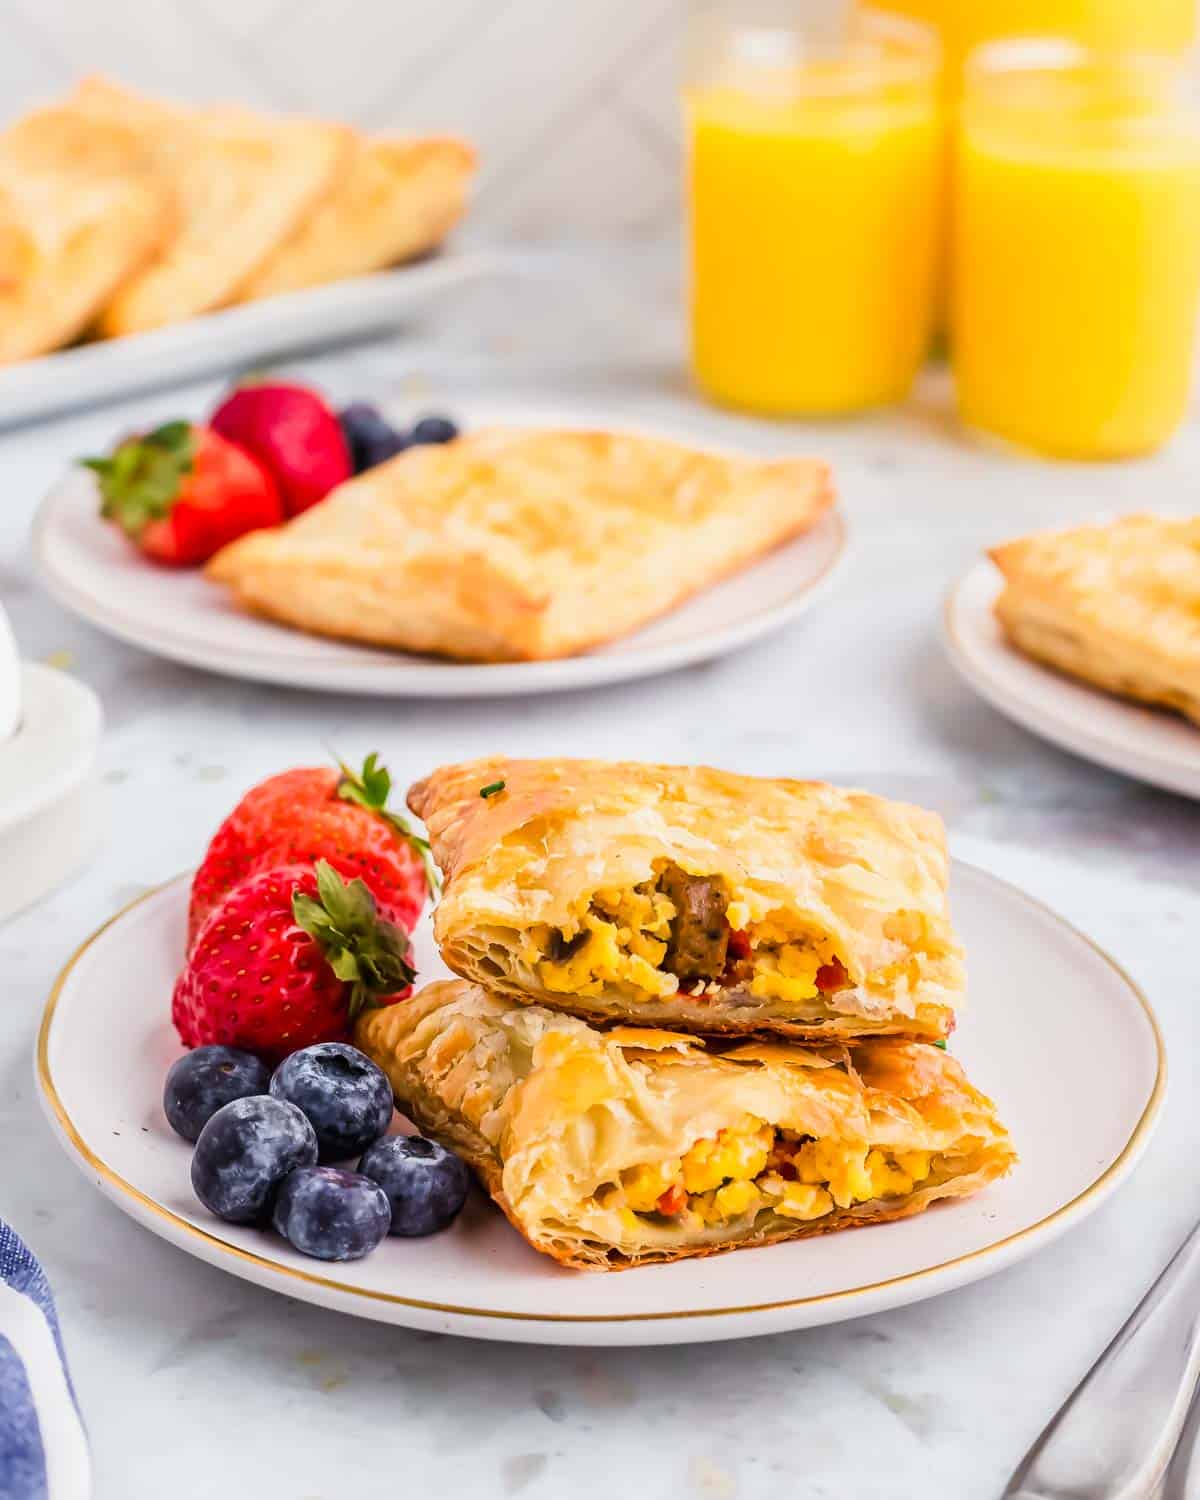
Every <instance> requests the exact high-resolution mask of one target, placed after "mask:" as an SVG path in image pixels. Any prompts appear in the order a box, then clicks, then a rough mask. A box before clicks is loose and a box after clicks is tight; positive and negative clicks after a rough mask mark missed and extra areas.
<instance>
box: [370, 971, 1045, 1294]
mask: <svg viewBox="0 0 1200 1500" xmlns="http://www.w3.org/2000/svg"><path fill="white" fill-rule="evenodd" d="M354 1040H355V1042H356V1044H357V1045H358V1046H359V1047H361V1048H362V1049H363V1051H364V1052H366V1053H367V1055H368V1056H370V1057H372V1058H374V1060H375V1061H376V1062H377V1063H378V1064H379V1066H380V1067H381V1068H383V1070H384V1072H385V1073H387V1075H388V1077H389V1078H390V1080H391V1083H392V1087H393V1089H394V1091H395V1094H396V1098H397V1100H398V1101H399V1104H400V1107H401V1108H402V1109H403V1110H404V1112H405V1113H406V1114H407V1115H408V1116H409V1117H410V1118H411V1119H412V1120H413V1121H414V1123H415V1124H416V1125H417V1126H418V1127H419V1128H420V1129H421V1130H422V1131H424V1132H425V1133H427V1134H429V1135H431V1136H434V1137H435V1138H437V1139H439V1140H441V1141H442V1142H444V1143H445V1144H446V1145H449V1146H452V1147H453V1148H454V1149H455V1150H456V1151H458V1152H459V1153H460V1154H461V1155H462V1156H464V1157H465V1158H466V1160H467V1161H468V1162H469V1163H470V1164H471V1166H472V1167H474V1169H475V1171H476V1172H477V1173H478V1174H479V1177H480V1178H481V1180H482V1181H483V1183H484V1185H485V1187H486V1188H487V1190H488V1191H489V1192H490V1193H491V1195H492V1197H493V1198H494V1199H495V1201H496V1202H497V1203H498V1204H499V1206H500V1207H501V1208H502V1209H503V1210H504V1212H505V1214H506V1215H507V1216H508V1218H509V1219H510V1220H511V1222H512V1223H513V1225H514V1226H515V1227H516V1228H517V1229H518V1230H519V1231H520V1232H521V1234H522V1235H524V1236H525V1238H526V1239H527V1240H528V1241H529V1243H530V1244H531V1245H532V1246H533V1247H534V1248H535V1249H536V1250H541V1251H543V1252H544V1253H545V1254H547V1255H551V1256H553V1257H554V1259H555V1260H558V1261H561V1262H562V1263H563V1264H564V1265H569V1266H575V1267H579V1268H581V1269H598V1270H615V1269H618V1268H621V1267H625V1266H635V1265H640V1264H643V1263H646V1262H650V1261H671V1260H680V1259H683V1258H684V1257H686V1256H693V1255H710V1254H712V1253H714V1252H715V1251H719V1250H733V1249H745V1248H748V1247H751V1246H755V1245H766V1244H770V1243H771V1242H773V1241H776V1240H785V1239H794V1238H798V1237H799V1236H802V1235H812V1234H820V1233H823V1232H825V1231H828V1230H836V1229H848V1228H851V1227H854V1226H859V1225H865V1224H874V1223H879V1222H882V1221H884V1220H887V1219H899V1218H904V1217H906V1216H908V1215H910V1214H915V1213H920V1212H921V1211H922V1210H923V1209H925V1208H928V1207H929V1206H930V1204H932V1203H935V1202H937V1201H938V1200H939V1199H943V1198H959V1197H965V1196H968V1195H969V1194H971V1193H975V1192H978V1191H979V1189H981V1188H983V1187H984V1186H986V1185H987V1184H988V1183H989V1182H993V1181H995V1180H996V1179H997V1178H999V1177H1002V1176H1003V1175H1004V1174H1005V1173H1006V1172H1007V1171H1008V1170H1009V1168H1010V1167H1011V1166H1012V1165H1013V1163H1014V1162H1015V1160H1016V1156H1015V1153H1014V1151H1013V1148H1012V1144H1011V1142H1010V1140H1009V1137H1008V1134H1007V1132H1006V1131H1005V1129H1004V1127H1003V1125H1001V1123H1000V1122H999V1120H998V1119H997V1116H996V1112H995V1108H994V1106H993V1105H992V1103H991V1101H990V1100H988V1099H986V1098H985V1097H984V1096H983V1095H982V1094H980V1093H979V1092H978V1091H977V1090H976V1089H975V1088H973V1087H972V1086H971V1084H970V1083H969V1082H968V1081H967V1079H966V1077H965V1076H964V1074H963V1071H962V1069H961V1067H960V1066H959V1064H958V1063H957V1062H956V1061H955V1059H954V1058H952V1057H949V1056H947V1055H946V1053H944V1052H942V1051H940V1050H939V1049H938V1048H936V1047H931V1046H929V1045H928V1044H926V1043H918V1042H901V1041H894V1040H875V1041H868V1042H862V1043H860V1044H859V1045H858V1046H856V1047H854V1048H853V1049H852V1050H848V1049H846V1048H841V1047H836V1046H833V1047H820V1048H809V1047H802V1046H795V1045H792V1046H785V1045H782V1044H780V1043H777V1042H749V1043H741V1044H738V1045H733V1046H724V1047H716V1048H714V1047H712V1046H706V1045H705V1044H704V1043H702V1042H698V1041H695V1040H693V1039H689V1038H688V1037H683V1036H678V1035H675V1034H672V1033H670V1032H666V1031H654V1030H644V1029H638V1028H632V1027H630V1028H621V1029H618V1030H614V1031H608V1032H601V1031H596V1030H594V1029H593V1028H592V1027H590V1026H588V1025H586V1024H585V1023H584V1022H582V1021H579V1020H576V1019H575V1018H574V1017H570V1016H561V1015H555V1014H554V1013H553V1012H551V1011H548V1010H544V1009H542V1008H541V1007H540V1006H519V1005H513V1004H511V1003H510V1002H506V1001H504V1000H502V999H499V998H498V997H496V996H494V995H489V994H487V993H485V991H483V990H482V989H480V988H479V987H478V986H477V985H474V984H468V983H465V982H463V981H461V980H456V981H449V982H442V983H438V984H432V985H430V986H428V987H427V988H426V989H424V990H422V991H421V992H420V993H419V994H418V995H416V996H414V997H413V999H411V1000H406V1001H404V1002H403V1003H402V1004H400V1005H391V1006H385V1007H383V1008H381V1009H377V1010H371V1011H367V1012H365V1013H364V1014H363V1015H362V1016H361V1017H360V1019H359V1021H358V1023H357V1027H356V1030H355V1037H354Z"/></svg>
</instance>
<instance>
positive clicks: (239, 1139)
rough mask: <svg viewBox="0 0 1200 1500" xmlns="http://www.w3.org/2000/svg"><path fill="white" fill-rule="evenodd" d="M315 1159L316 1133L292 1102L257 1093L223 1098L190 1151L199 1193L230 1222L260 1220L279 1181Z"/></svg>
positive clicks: (264, 1214)
mask: <svg viewBox="0 0 1200 1500" xmlns="http://www.w3.org/2000/svg"><path fill="white" fill-rule="evenodd" d="M316 1159H317V1137H316V1133H315V1132H314V1130H313V1128H312V1126H311V1125H310V1124H309V1123H308V1121H307V1120H306V1119H305V1118H304V1116H303V1115H302V1114H301V1113H300V1111H299V1110H298V1109H297V1108H296V1106H295V1105H294V1104H287V1103H285V1102H284V1101H283V1100H282V1099H272V1098H271V1097H270V1096H269V1095H267V1094H258V1095H256V1096H255V1097H254V1098H252V1099H234V1100H233V1101H232V1103H230V1104H223V1105H222V1106H221V1108H220V1109H219V1110H217V1112H216V1114H215V1115H213V1117H212V1119H211V1120H209V1122H208V1124H207V1125H206V1126H205V1127H204V1129H203V1130H202V1131H201V1132H200V1138H199V1140H197V1142H196V1149H195V1151H194V1152H193V1153H192V1187H193V1188H194V1189H195V1191H196V1197H197V1198H199V1200H200V1202H201V1203H203V1204H204V1206H205V1208H208V1209H211V1210H212V1212H213V1213H215V1214H216V1215H217V1217H218V1218H220V1219H228V1220H229V1222H230V1223H231V1224H261V1223H263V1222H265V1220H266V1219H267V1218H268V1217H269V1216H270V1212H271V1203H272V1201H273V1199H274V1197H275V1191H276V1189H277V1188H278V1187H279V1184H280V1183H281V1182H282V1181H283V1179H284V1178H285V1177H286V1176H287V1175H288V1173H289V1172H291V1171H292V1170H294V1168H296V1167H306V1166H310V1165H311V1164H312V1163H313V1162H315V1161H316Z"/></svg>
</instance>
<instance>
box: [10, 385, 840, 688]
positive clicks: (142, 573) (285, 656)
mask: <svg viewBox="0 0 1200 1500" xmlns="http://www.w3.org/2000/svg"><path fill="white" fill-rule="evenodd" d="M452 415H453V416H454V417H456V418H457V419H458V420H459V421H461V422H462V423H463V424H464V425H466V426H468V427H477V426H481V425H485V424H493V423H497V424H506V425H513V426H532V427H580V426H599V427H610V426H612V425H613V423H612V422H611V421H606V418H605V413H604V412H603V411H602V410H599V411H596V412H595V413H594V414H592V413H589V414H587V415H586V416H585V415H584V414H583V413H582V412H581V411H580V410H579V409H577V408H572V409H567V408H564V409H562V410H557V409H541V408H531V407H530V406H528V405H526V404H523V403H507V404H506V403H504V402H502V401H496V400H488V401H484V402H480V403H478V404H474V403H470V402H465V403H459V404H456V405H455V406H454V408H453V411H452ZM620 425H621V426H622V427H627V425H628V424H625V423H622V424H620ZM657 433H658V435H660V436H667V437H670V436H677V437H680V439H681V440H682V441H685V442H686V441H689V437H688V435H687V434H672V433H670V432H664V431H663V430H662V429H657ZM98 508H99V502H98V500H97V497H96V492H95V487H94V482H93V478H92V476H91V475H90V474H88V473H86V472H85V471H83V470H75V471H73V472H72V473H70V474H68V475H66V476H65V477H64V478H63V480H62V481H61V482H60V483H59V484H58V485H57V486H56V487H55V488H54V489H53V490H52V491H51V492H50V494H48V495H47V496H46V498H45V500H44V501H43V502H42V505H41V508H40V509H39V511H38V514H37V519H36V521H35V523H34V532H33V551H34V561H35V564H36V567H37V571H38V574H39V576H40V577H41V580H42V582H43V583H44V584H45V585H46V587H47V588H48V589H49V590H50V592H51V593H52V594H53V595H54V596H55V598H56V599H57V600H58V601H59V603H60V604H63V605H65V606H66V607H67V608H68V609H70V610H72V611H73V612H74V613H75V614H77V615H80V616H81V617H82V618H83V619H85V620H87V621H88V622H89V623H90V624H92V625H95V626H97V627H98V628H99V629H101V630H103V631H106V632H107V633H108V634H110V635H115V636H117V637H118V638H119V639H120V640H124V641H128V642H129V643H130V644H132V645H135V646H138V647H140V648H141V649H142V650H144V651H152V652H154V653H155V654H156V655H158V656H165V657H167V658H169V659H170V660H172V661H179V662H183V663H185V664H186V665H188V666H192V667H201V668H204V669H205V670H206V671H210V672H220V673H222V674H223V675H225V676H230V677H241V678H248V679H251V680H253V681H258V682H271V683H276V684H278V685H280V686H283V687H297V688H314V689H317V690H318V691H322V692H335V693H370V694H375V695H382V696H387V697H425V698H476V697H501V696H508V695H510V694H522V693H543V692H552V691H557V690H561V689H568V688H582V687H595V686H598V685H600V684H602V683H611V682H625V681H631V680H633V679H635V678H639V677H648V676H651V675H653V674H654V673H658V672H667V671H672V670H674V669H675V668H677V667H682V666H687V665H690V664H691V663H693V662H700V661H710V660H712V659H713V658H714V657H718V656H723V655H725V654H726V653H727V652H729V651H735V650H737V649H739V648H740V647H742V646H746V645H749V644H750V643H751V642H752V641H756V640H759V639H760V638H761V637H763V636H765V635H768V634H770V633H772V632H774V631H777V630H780V629H782V628H783V627H784V626H785V625H788V624H790V623H791V622H792V621H793V620H796V619H797V618H798V617H799V616H800V615H802V614H804V613H805V612H806V611H807V610H808V609H810V608H811V607H812V606H813V605H814V604H815V603H816V602H817V601H818V600H819V599H820V598H821V597H822V596H823V595H824V594H825V592H826V590H827V589H828V588H829V586H830V585H831V584H832V582H833V579H834V576H835V574H836V573H837V572H838V571H839V569H840V567H841V565H842V564H843V562H844V561H845V557H846V547H847V543H846V523H845V520H844V518H843V517H842V515H841V513H840V511H836V510H831V511H829V512H827V513H826V514H825V515H824V516H822V518H821V519H820V521H818V522H817V524H816V525H815V526H814V527H813V528H812V529H811V530H810V531H807V532H805V533H804V535H802V536H798V537H795V538H794V539H793V540H792V541H790V542H787V543H785V544H784V545H783V546H782V547H779V548H777V549H776V550H775V551H774V552H772V553H770V554H769V555H768V556H766V557H763V558H761V559H760V560H759V561H758V562H756V563H752V564H750V566H748V567H746V568H744V569H742V570H741V571H740V572H738V573H736V574H733V575H732V576H730V577H729V578H726V579H724V580H723V581H722V582H720V583H717V584H715V585H714V586H713V587H712V588H708V589H704V590H702V591H701V592H700V593H698V594H696V595H694V596H693V597H692V598H690V599H688V600H686V601H685V602H684V603H683V604H681V605H680V606H679V607H678V608H677V609H674V610H672V611H671V612H670V613H669V614H666V615H663V616H662V617H661V618H660V619H658V620H654V621H652V622H651V623H650V624H649V625H647V626H646V627H645V628H644V629H642V630H639V631H637V632H636V633H635V634H633V635H629V636H626V637H624V638H623V639H621V640H616V641H613V642H611V643H610V644H609V645H606V646H603V647H600V648H598V649H597V650H595V651H589V652H585V653H584V654H583V655H581V656H572V657H567V658H564V659H563V660H561V661H531V662H498V663H472V662H453V661H444V660H440V659H437V658H434V657H428V656H413V655H409V654H408V653H406V652H402V651H388V650H383V649H377V648H373V647H370V646H361V645H354V644H352V643H350V642H346V641H335V640H326V639H322V638H320V637H318V636H313V635H307V634H305V633H303V632H302V631H299V630H291V629H288V628H287V627H286V626H284V625H279V624H276V623H275V622H274V621H271V620H266V619H259V618H257V617H256V616H253V615H251V614H248V613H245V612H243V611H241V610H239V609H237V608H236V607H235V606H234V604H233V603H232V602H231V601H230V598H229V595H228V593H227V591H226V590H225V589H223V588H220V587H218V586H217V585H216V584H213V583H209V582H208V581H207V580H206V579H205V578H204V577H203V576H202V575H201V574H200V573H199V572H198V571H195V570H188V571H183V572H180V571H172V570H167V569H163V568H157V567H154V566H153V565H152V564H150V563H148V562H147V561H146V560H145V559H144V558H142V557H139V556H138V555H137V553H135V552H134V551H133V549H132V548H131V547H130V546H129V545H128V544H127V543H126V542H125V540H124V539H123V538H122V537H121V536H120V534H119V533H118V532H117V531H116V529H115V528H114V527H112V526H110V525H108V524H106V523H105V522H103V521H101V520H100V517H99V514H98Z"/></svg>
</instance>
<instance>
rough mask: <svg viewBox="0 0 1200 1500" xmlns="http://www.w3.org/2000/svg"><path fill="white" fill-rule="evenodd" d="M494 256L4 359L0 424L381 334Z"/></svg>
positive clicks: (485, 267)
mask: <svg viewBox="0 0 1200 1500" xmlns="http://www.w3.org/2000/svg"><path fill="white" fill-rule="evenodd" d="M495 266H496V262H495V260H494V259H493V258H492V257H491V256H488V255H485V254H481V253H463V252H460V251H454V250H446V251H443V252H442V254H440V255H438V256H435V257H431V258H430V259H429V260H425V261H417V262H415V263H414V264H412V265H409V266H400V267H398V268H397V269H396V270H394V271H381V272H379V273H378V274H376V275H374V276H359V277H355V278H353V279H351V280H348V281H338V282H334V283H332V284H331V285H329V286H320V287H313V288H311V289H310V290H308V291H303V292H288V293H285V294H284V295H283V296H280V297H270V298H267V299H265V300H264V301H262V302H248V303H246V305H245V306H244V307H228V308H223V309H222V310H221V311H219V312H213V313H206V314H204V315H203V316H202V317H198V318H190V319H189V320H188V321H187V322H186V323H177V324H173V325H172V326H171V327H168V328H158V329H155V330H153V332H150V333H138V334H131V335H129V336H127V337H125V338H119V339H104V340H101V341H99V342H97V343H94V344H80V345H77V346H75V347H74V348H70V349H61V350H58V351H57V352H56V353H54V354H46V355H43V356H42V357H41V358H40V359H25V360H21V361H19V362H18V363H17V364H12V365H5V366H3V367H2V368H0V427H4V426H7V425H9V424H10V423H15V422H28V421H31V420H33V419H35V418H38V417H46V416H49V415H50V414H51V413H52V412H58V411H64V410H67V409H68V408H70V407H72V406H81V405H87V406H94V405H95V404H96V403H97V401H101V400H111V399H115V398H116V397H118V396H126V395H130V394H132V393H133V392H135V391H139V390H147V389H149V388H150V387H154V388H155V389H157V390H161V389H163V388H164V387H165V386H170V385H173V384H174V385H177V384H180V383H182V382H183V381H186V380H191V379H193V378H195V377H197V376H200V375H205V374H208V373H209V372H211V371H214V370H236V369H237V368H238V367H239V366H246V365H258V364H266V363H269V362H270V361H272V360H275V359H279V358H281V357H282V356H283V355H286V354H295V353H297V352H298V351H300V350H302V349H311V348H314V347H316V346H318V345H320V344H324V343H329V342H332V341H334V340H338V339H349V338H362V337H363V336H365V335H376V336H377V335H378V334H379V333H380V332H381V331H383V330H385V329H387V328H388V327H390V326H393V325H395V324H398V323H400V322H402V321H403V319H404V318H405V317H407V316H408V315H409V314H410V313H411V312H412V311H413V310H414V309H416V308H418V307H420V306H422V305H423V304H424V303H426V302H428V301H430V300H431V299H432V298H434V297H438V296H440V295H442V293H444V292H445V291H446V290H447V289H448V288H451V287H456V286H459V285H461V284H463V283H464V282H467V281H470V280H473V279H474V278H475V277H477V276H481V275H485V274H487V273H489V272H490V271H492V270H494V269H495Z"/></svg>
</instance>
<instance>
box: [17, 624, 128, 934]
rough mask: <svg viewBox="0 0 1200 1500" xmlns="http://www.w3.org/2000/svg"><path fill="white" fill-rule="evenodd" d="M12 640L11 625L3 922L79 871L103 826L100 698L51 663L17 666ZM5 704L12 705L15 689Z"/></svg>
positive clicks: (94, 845) (96, 842) (93, 847)
mask: <svg viewBox="0 0 1200 1500" xmlns="http://www.w3.org/2000/svg"><path fill="white" fill-rule="evenodd" d="M7 640H8V637H7V630H6V629H5V631H4V632H3V635H0V685H3V686H6V687H8V688H9V689H11V687H12V686H13V685H14V683H15V685H16V686H17V688H18V689H19V699H18V700H17V701H18V705H19V709H18V713H17V714H15V715H13V718H14V719H15V720H16V729H15V731H14V732H13V733H11V734H8V735H6V736H4V737H0V921H3V920H4V918H6V917H9V916H12V915H13V913H14V912H17V911H20V910H21V909H22V908H23V907H26V906H32V905H33V904H34V902H36V901H39V900H40V899H41V898H42V897H43V896H45V895H47V894H48V893H49V892H50V891H52V890H53V889H54V888H55V886H57V885H61V883H62V882H63V881H64V880H66V879H67V878H68V876H70V875H73V874H74V873H75V871H76V870H78V869H79V868H80V867H81V866H82V865H83V864H85V863H86V861H87V860H88V859H89V858H90V857H91V856H92V854H93V853H95V851H96V848H97V847H98V845H99V843H100V836H101V833H102V831H103V828H104V817H103V803H102V799H101V796H100V790H99V787H98V785H97V782H96V775H95V769H96V755H97V751H98V750H99V746H100V726H101V713H100V700H99V699H98V698H97V697H96V695H95V693H93V692H92V690H91V688H89V687H85V686H84V684H83V683H81V682H77V681H76V680H75V679H74V678H73V677H68V676H67V674H66V673H65V672H59V671H56V670H55V669H54V668H53V667H42V666H36V665H34V664H32V663H29V662H24V663H21V664H19V665H18V666H17V667H16V668H15V670H13V669H12V662H13V659H14V657H15V652H14V653H11V654H10V652H9V651H8V650H7V649H6V645H7ZM5 702H6V703H8V705H9V706H10V707H11V703H12V695H11V693H10V696H9V697H8V698H7V699H6V700H5ZM0 706H3V705H0Z"/></svg>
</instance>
